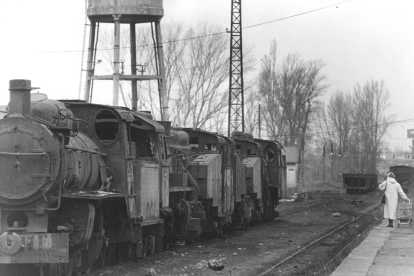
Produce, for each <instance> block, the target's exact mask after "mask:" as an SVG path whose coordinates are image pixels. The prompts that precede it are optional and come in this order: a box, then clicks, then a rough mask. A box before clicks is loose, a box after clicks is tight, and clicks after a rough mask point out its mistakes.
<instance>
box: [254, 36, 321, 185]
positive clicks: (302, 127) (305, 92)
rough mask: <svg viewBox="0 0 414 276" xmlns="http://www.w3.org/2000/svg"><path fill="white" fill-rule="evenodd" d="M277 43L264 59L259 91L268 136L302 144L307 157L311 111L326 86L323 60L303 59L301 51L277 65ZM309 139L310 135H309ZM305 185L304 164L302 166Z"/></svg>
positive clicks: (316, 106)
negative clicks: (306, 149) (306, 148)
mask: <svg viewBox="0 0 414 276" xmlns="http://www.w3.org/2000/svg"><path fill="white" fill-rule="evenodd" d="M276 49H277V47H276V42H272V44H271V50H270V53H269V55H268V56H265V57H264V58H263V59H262V71H261V73H260V77H259V93H260V96H261V97H262V102H263V104H264V107H265V114H267V116H266V117H265V119H266V123H267V129H268V136H270V137H272V138H273V139H277V138H279V139H280V138H283V137H284V138H285V144H286V145H296V146H298V147H299V154H300V157H301V160H304V152H305V147H306V139H307V133H308V131H309V128H310V122H311V119H312V114H313V113H314V112H315V111H316V110H317V109H318V106H319V101H318V98H319V97H320V96H321V95H322V94H323V92H324V91H325V89H326V88H327V85H326V84H324V81H325V76H324V75H323V74H322V72H321V71H322V68H323V67H324V64H323V63H322V62H321V61H317V60H311V61H303V60H301V59H300V58H299V55H298V54H289V55H288V56H287V57H286V59H285V60H284V61H283V63H282V65H281V66H279V67H277V65H276ZM308 139H309V138H308ZM299 170H300V172H299V174H300V176H301V177H300V178H301V181H300V182H301V183H302V184H303V175H304V171H303V164H302V167H300V168H299Z"/></svg>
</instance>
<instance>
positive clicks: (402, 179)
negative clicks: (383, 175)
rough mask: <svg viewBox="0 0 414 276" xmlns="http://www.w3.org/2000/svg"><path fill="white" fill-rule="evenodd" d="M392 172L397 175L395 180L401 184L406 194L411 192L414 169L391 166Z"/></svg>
mask: <svg viewBox="0 0 414 276" xmlns="http://www.w3.org/2000/svg"><path fill="white" fill-rule="evenodd" d="M390 172H393V173H394V174H395V180H397V182H398V183H400V185H401V188H402V189H403V190H404V192H405V193H408V192H409V191H410V187H412V185H413V182H414V167H410V166H403V165H401V166H391V167H390Z"/></svg>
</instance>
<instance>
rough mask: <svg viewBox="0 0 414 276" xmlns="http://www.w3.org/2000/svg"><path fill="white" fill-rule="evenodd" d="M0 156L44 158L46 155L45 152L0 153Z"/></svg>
mask: <svg viewBox="0 0 414 276" xmlns="http://www.w3.org/2000/svg"><path fill="white" fill-rule="evenodd" d="M0 155H14V156H45V155H47V153H46V152H39V153H33V152H0Z"/></svg>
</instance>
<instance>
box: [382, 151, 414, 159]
mask: <svg viewBox="0 0 414 276" xmlns="http://www.w3.org/2000/svg"><path fill="white" fill-rule="evenodd" d="M378 157H379V158H381V159H384V160H391V159H404V160H405V159H413V154H412V152H411V151H404V152H403V151H383V152H380V153H378Z"/></svg>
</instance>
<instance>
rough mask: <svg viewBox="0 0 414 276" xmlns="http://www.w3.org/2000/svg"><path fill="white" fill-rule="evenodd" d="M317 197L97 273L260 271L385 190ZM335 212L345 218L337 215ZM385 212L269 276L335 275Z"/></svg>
mask: <svg viewBox="0 0 414 276" xmlns="http://www.w3.org/2000/svg"><path fill="white" fill-rule="evenodd" d="M311 196H312V197H313V199H304V200H303V201H301V202H296V201H291V202H282V203H281V204H280V205H279V206H278V207H277V210H278V211H279V212H280V216H279V218H276V219H275V220H273V221H271V222H267V223H263V224H262V225H261V226H257V227H251V228H250V229H249V230H248V231H242V230H240V231H236V232H233V233H229V234H225V235H223V236H220V237H217V238H213V239H209V240H200V241H197V242H194V243H192V244H190V245H186V246H176V247H174V248H172V249H171V250H168V251H163V252H161V253H160V254H157V255H154V256H150V257H147V258H145V259H139V260H134V261H130V262H127V263H124V264H121V265H117V266H111V267H104V268H100V269H97V270H94V271H93V272H92V275H93V276H106V275H125V276H132V275H161V276H167V275H181V276H184V275H185V276H190V275H202V276H208V275H260V274H263V273H264V272H266V271H267V270H268V269H270V268H272V267H273V266H275V265H276V264H278V263H279V262H280V261H281V260H283V259H285V258H287V257H288V256H291V255H292V254H294V253H295V252H297V251H299V250H301V249H303V247H304V246H306V245H308V244H310V243H311V242H312V241H315V240H316V239H318V238H320V237H322V236H323V235H325V234H326V233H328V232H330V231H332V230H333V229H334V228H336V227H337V226H339V225H340V224H342V223H345V222H348V221H352V220H354V219H355V217H358V216H359V215H360V214H362V213H365V212H367V211H368V210H371V209H372V208H373V207H375V206H377V205H378V202H379V198H380V194H379V193H373V194H367V195H358V196H357V198H356V201H357V202H356V204H351V202H353V200H354V199H355V195H347V194H339V193H313V194H311ZM335 213H338V214H339V215H340V216H334V214H335ZM338 214H336V215H338ZM381 216H382V208H377V209H376V210H374V211H373V212H371V213H370V214H369V215H362V216H360V217H359V218H358V220H355V221H353V222H352V223H350V224H348V225H347V226H346V227H344V229H342V230H341V231H339V232H337V233H335V234H334V235H333V236H330V237H329V238H327V239H324V240H321V241H319V242H318V243H316V244H315V245H314V246H311V247H309V248H308V249H307V250H306V251H304V252H303V253H300V254H298V255H297V256H295V257H294V259H293V260H291V261H289V262H287V263H286V264H283V265H281V266H278V267H276V268H275V269H273V270H271V271H270V272H269V273H268V274H263V275H313V274H314V275H329V273H330V272H331V271H332V269H333V268H334V267H336V266H337V265H338V264H339V263H340V261H341V260H342V258H343V257H345V256H346V255H347V254H348V253H349V251H350V250H352V248H353V247H355V246H357V244H359V243H360V242H361V241H362V239H363V238H364V237H365V235H366V234H367V233H368V231H369V229H371V227H372V226H373V225H374V224H375V223H376V222H377V221H378V220H377V218H380V217H381ZM209 260H210V261H211V260H218V261H221V262H222V263H223V265H224V268H223V269H222V270H221V271H214V270H212V269H210V268H209V267H208V265H207V263H208V261H209Z"/></svg>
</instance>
